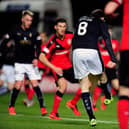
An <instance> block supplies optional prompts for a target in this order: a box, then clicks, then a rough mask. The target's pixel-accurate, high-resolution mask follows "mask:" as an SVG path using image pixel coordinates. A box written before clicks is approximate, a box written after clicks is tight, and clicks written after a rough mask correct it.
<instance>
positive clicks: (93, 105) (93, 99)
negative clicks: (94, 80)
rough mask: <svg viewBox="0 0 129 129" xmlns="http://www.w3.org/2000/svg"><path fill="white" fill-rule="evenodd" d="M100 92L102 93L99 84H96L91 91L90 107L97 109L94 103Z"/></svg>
mask: <svg viewBox="0 0 129 129" xmlns="http://www.w3.org/2000/svg"><path fill="white" fill-rule="evenodd" d="M101 93H102V89H101V86H99V85H97V87H96V88H95V89H94V91H93V97H92V108H93V110H94V111H98V108H97V107H96V105H97V101H98V98H99V97H100V95H101Z"/></svg>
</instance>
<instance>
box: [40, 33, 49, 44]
mask: <svg viewBox="0 0 129 129" xmlns="http://www.w3.org/2000/svg"><path fill="white" fill-rule="evenodd" d="M40 37H41V40H42V44H46V42H47V34H46V32H41V33H40Z"/></svg>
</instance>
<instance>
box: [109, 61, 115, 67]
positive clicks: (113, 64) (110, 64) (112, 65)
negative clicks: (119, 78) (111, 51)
mask: <svg viewBox="0 0 129 129" xmlns="http://www.w3.org/2000/svg"><path fill="white" fill-rule="evenodd" d="M107 66H108V67H109V68H114V67H115V66H116V63H114V62H112V61H109V62H108V64H107Z"/></svg>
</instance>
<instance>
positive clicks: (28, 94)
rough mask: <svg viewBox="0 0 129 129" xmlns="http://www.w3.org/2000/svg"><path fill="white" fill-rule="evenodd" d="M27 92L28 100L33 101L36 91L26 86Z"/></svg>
mask: <svg viewBox="0 0 129 129" xmlns="http://www.w3.org/2000/svg"><path fill="white" fill-rule="evenodd" d="M25 92H26V94H27V99H28V100H32V98H33V96H34V90H33V89H32V88H30V86H29V85H25Z"/></svg>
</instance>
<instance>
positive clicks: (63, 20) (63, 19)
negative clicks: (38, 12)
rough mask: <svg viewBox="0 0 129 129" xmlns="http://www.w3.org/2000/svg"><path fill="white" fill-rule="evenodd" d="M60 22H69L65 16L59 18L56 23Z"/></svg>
mask: <svg viewBox="0 0 129 129" xmlns="http://www.w3.org/2000/svg"><path fill="white" fill-rule="evenodd" d="M59 22H61V23H64V22H65V23H66V24H67V21H66V19H65V18H57V19H56V21H55V25H57V24H58V23H59Z"/></svg>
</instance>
